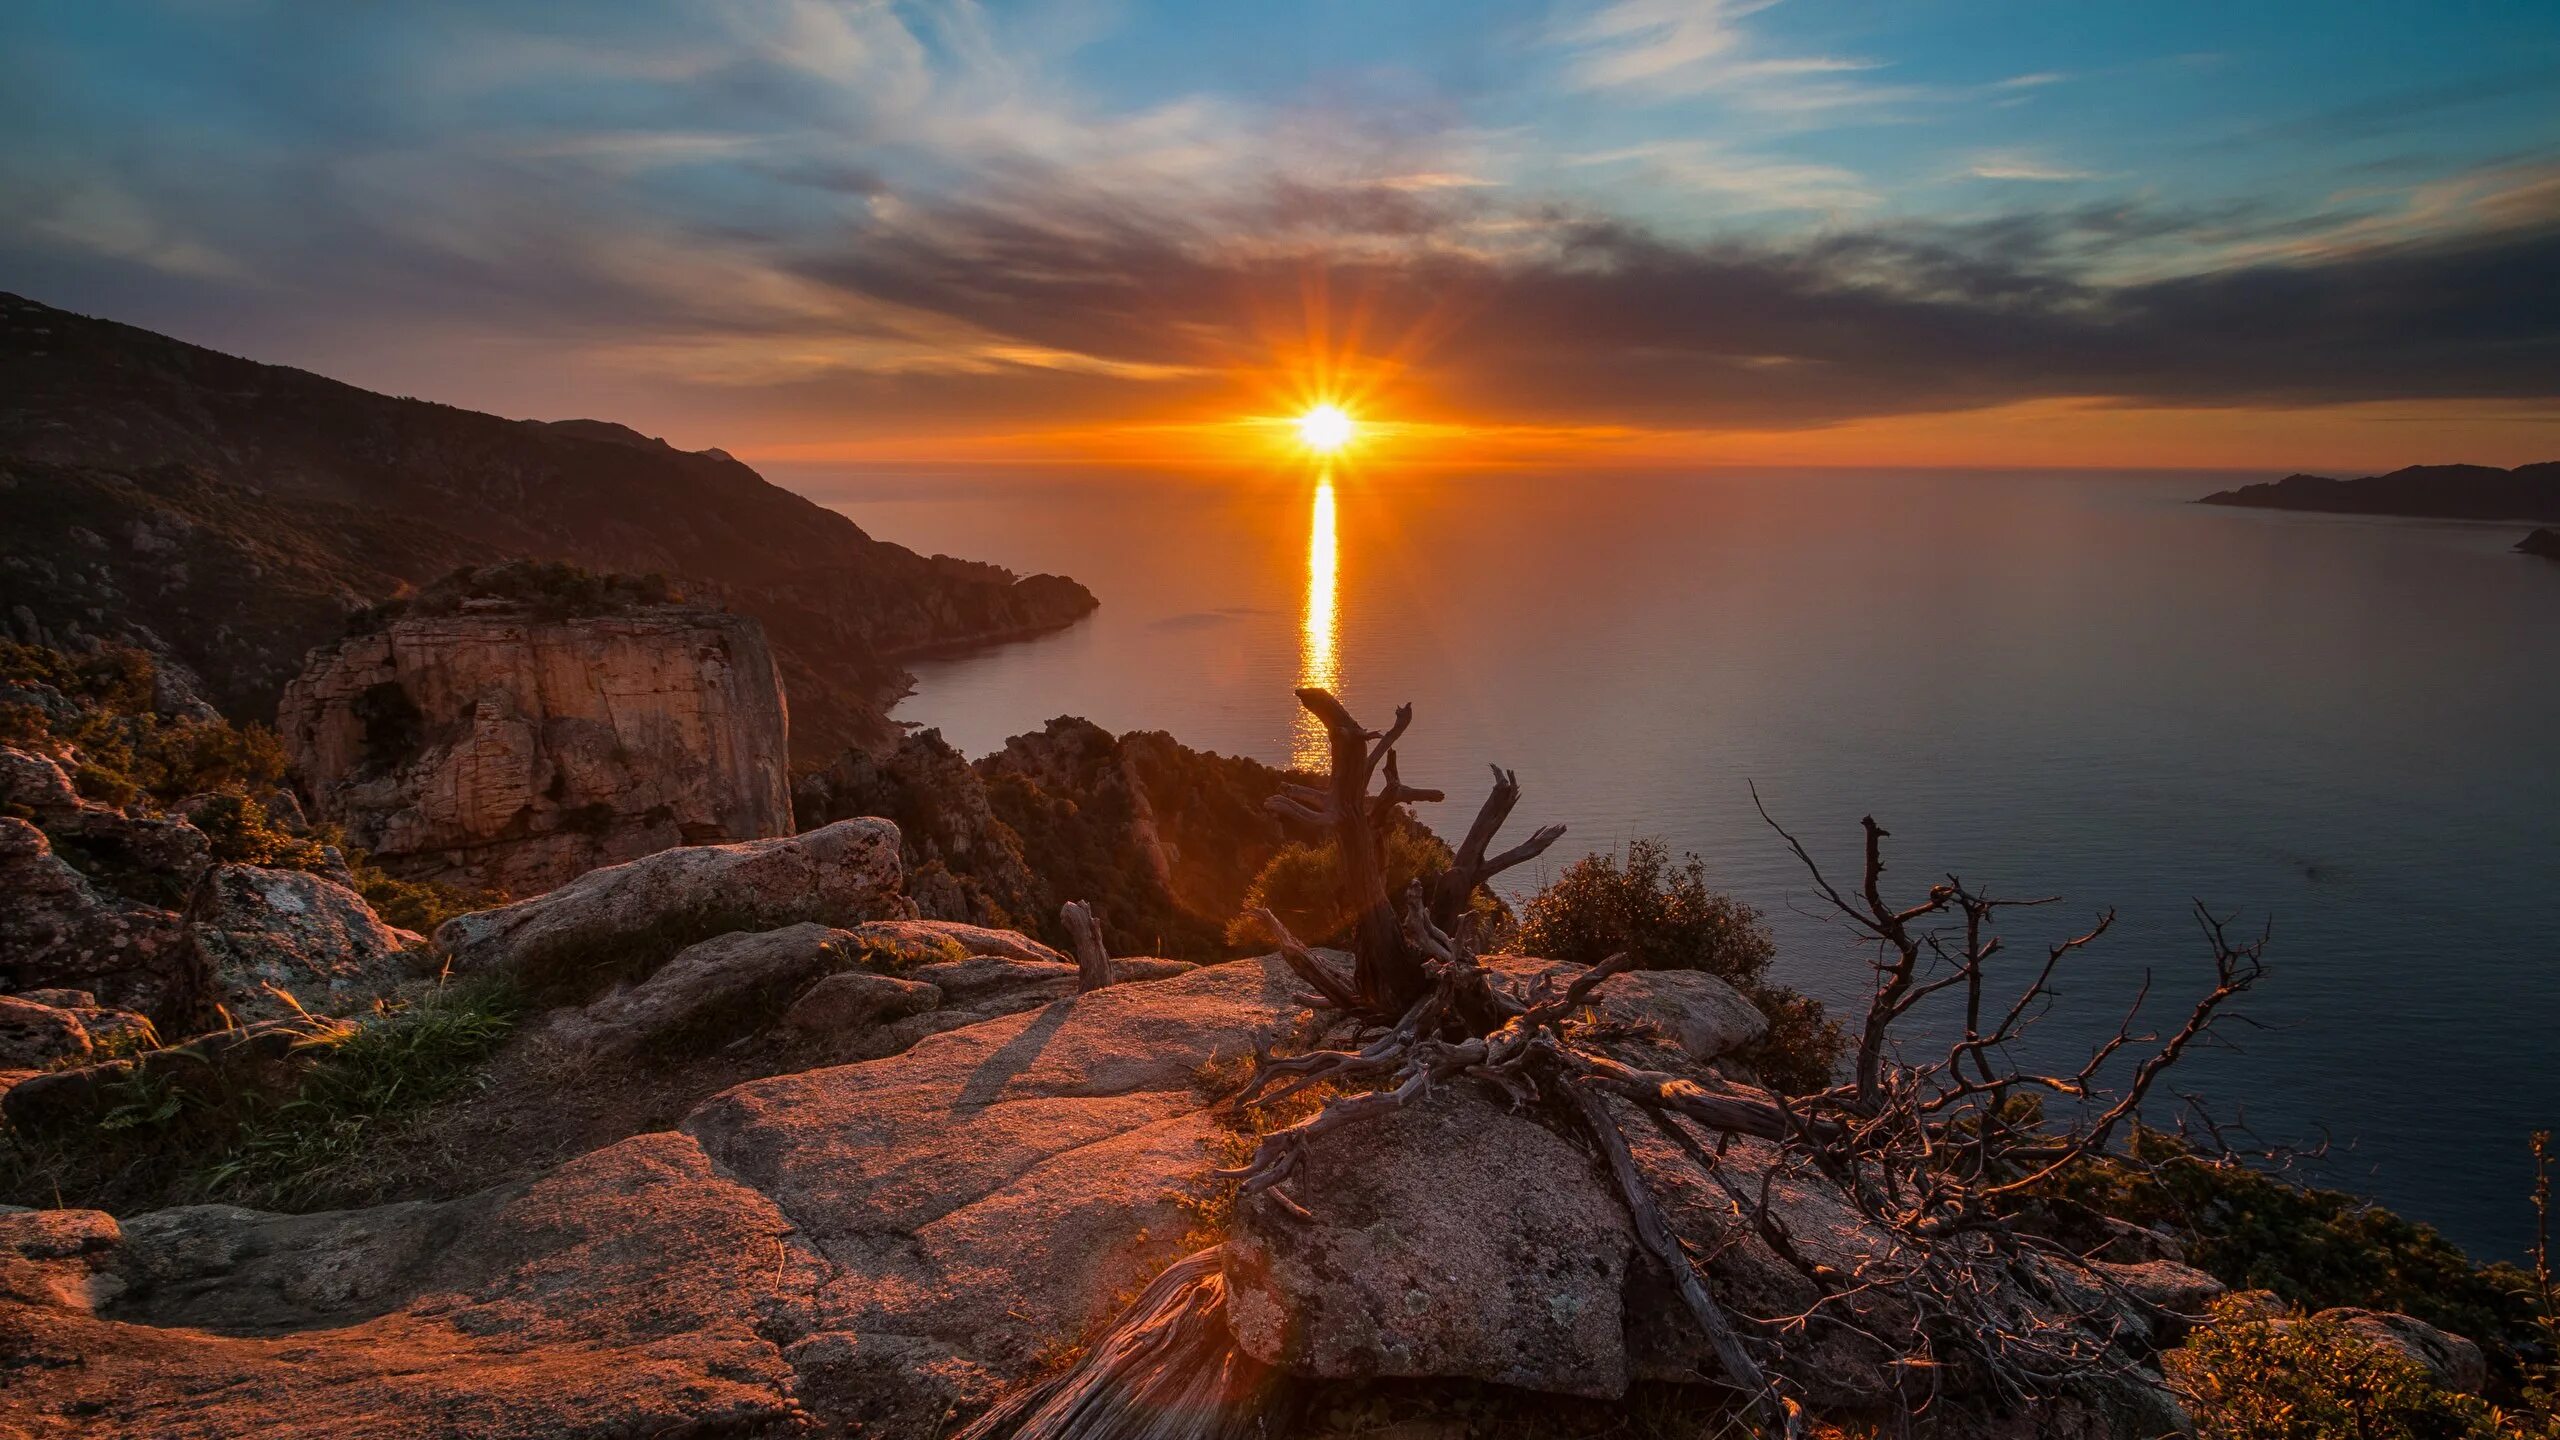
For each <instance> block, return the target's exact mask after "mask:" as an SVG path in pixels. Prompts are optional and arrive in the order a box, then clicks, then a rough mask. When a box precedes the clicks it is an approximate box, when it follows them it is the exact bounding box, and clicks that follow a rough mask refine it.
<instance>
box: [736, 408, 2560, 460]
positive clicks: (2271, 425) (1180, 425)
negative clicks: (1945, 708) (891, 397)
mask: <svg viewBox="0 0 2560 1440" xmlns="http://www.w3.org/2000/svg"><path fill="white" fill-rule="evenodd" d="M1345 407H1346V408H1347V409H1349V410H1350V411H1351V413H1352V414H1353V416H1354V417H1355V418H1356V419H1357V421H1358V422H1359V426H1360V433H1359V436H1358V438H1357V439H1356V440H1355V441H1354V451H1355V454H1356V456H1357V458H1358V460H1359V462H1360V463H1361V464H1363V465H1366V466H1383V467H1421V468H1438V467H1453V468H1460V469H1464V468H1469V467H1490V466H1544V465H1591V466H1611V467H1627V468H1675V467H1679V466H1684V465H1760V466H1805V467H1827V466H1854V467H1876V468H1897V469H1904V468H1952V469H2014V468H2032V469H2145V470H2150V469H2163V470H2167V469H2195V470H2278V471H2297V470H2308V471H2315V472H2322V473H2339V474H2373V473H2379V472H2382V471H2386V470H2393V469H2397V468H2399V467H2401V466H2404V465H2419V464H2447V463H2463V464H2475V465H2497V466H2508V467H2512V466H2516V465H2524V464H2532V463H2537V462H2540V461H2546V460H2553V459H2560V410H2547V409H2536V408H2534V407H2532V406H2530V405H2528V404H2520V403H2517V402H2513V401H2485V400H2445V401H2374V402H2366V403H2360V404H2347V405H2329V406H2318V407H2306V408H2300V409H2265V408H2228V409H2203V408H2176V409H2171V408H2162V407H2148V406H2126V405H2118V404H2112V403H2110V402H2108V401H2106V400H2104V399H2039V400H2029V401H2021V402H2017V403H2014V404H2009V405H2001V406H1995V407H1992V408H1988V409H1981V410H1968V411H1959V412H1951V413H1941V414H1921V415H1896V416H1880V417H1870V418H1864V419H1857V420H1850V421H1844V422H1841V423H1839V424H1834V425H1825V426H1815V427H1806V428H1796V429H1768V430H1750V429H1735V428H1727V429H1716V430H1707V429H1688V430H1683V429H1645V428H1640V427H1632V426H1560V425H1558V426H1548V425H1534V424H1501V423H1468V422H1465V421H1461V420H1455V419H1428V420H1423V419H1407V418H1398V417H1397V416H1396V415H1395V414H1394V413H1393V411H1392V410H1391V409H1389V408H1386V407H1383V406H1380V405H1377V404H1367V405H1364V404H1362V403H1361V402H1359V401H1357V400H1346V402H1345ZM1300 413H1301V411H1300V410H1299V409H1296V408H1283V409H1280V410H1275V411H1274V412H1272V413H1269V414H1263V415H1255V416H1247V417H1240V418H1208V419H1202V420H1198V421H1188V422H1186V421H1144V422H1131V423H1125V424H1111V423H1104V424H1096V425H1090V426H1079V427H1072V428H1063V427H1062V428H1050V429H1037V430H1014V431H1001V430H967V431H957V432H953V433H948V434H907V435H895V436H883V437H876V438H867V439H854V438H848V439H842V440H823V439H822V440H789V441H777V442H773V443H765V444H739V443H736V442H735V441H734V440H733V441H732V442H731V443H728V444H726V445H724V446H723V448H725V449H727V450H728V451H729V452H730V453H732V454H735V455H737V456H738V457H739V458H740V459H742V460H746V461H748V462H750V463H755V462H758V461H772V462H785V463H790V462H838V463H846V464H903V465H912V464H935V463H952V464H1004V465H1044V464H1049V465H1106V466H1127V467H1132V468H1146V469H1157V468H1165V469H1206V470H1220V469H1249V468H1254V467H1256V466H1258V465H1261V464H1265V463H1288V462H1290V461H1293V460H1302V459H1303V458H1304V454H1305V451H1304V447H1303V445H1302V443H1301V441H1300V439H1299V436H1298V430H1297V420H1298V415H1299V414H1300ZM706 443H713V442H706Z"/></svg>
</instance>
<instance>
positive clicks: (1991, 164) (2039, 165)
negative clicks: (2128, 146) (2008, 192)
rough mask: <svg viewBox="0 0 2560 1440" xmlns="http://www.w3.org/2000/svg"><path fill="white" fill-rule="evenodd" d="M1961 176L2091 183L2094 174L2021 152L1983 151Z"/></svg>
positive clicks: (1985, 178) (1979, 178)
mask: <svg viewBox="0 0 2560 1440" xmlns="http://www.w3.org/2000/svg"><path fill="white" fill-rule="evenodd" d="M1965 173H1966V174H1967V175H1970V176H1972V177H1974V178H1975V179H1977V180H2031V181H2047V182H2051V181H2067V180H2094V179H2096V178H2097V174H2096V172H2095V171H2090V170H2075V169H2072V168H2071V167H2069V166H2065V165H2055V164H2052V163H2050V162H2047V161H2044V160H2039V159H2037V158H2036V157H2035V156H2033V155H2031V154H2028V153H2026V152H2025V151H2021V150H1994V151H1985V152H1984V153H1982V154H1979V155H1976V156H1974V157H1973V160H1972V162H1971V163H1970V164H1968V165H1967V166H1966V167H1965Z"/></svg>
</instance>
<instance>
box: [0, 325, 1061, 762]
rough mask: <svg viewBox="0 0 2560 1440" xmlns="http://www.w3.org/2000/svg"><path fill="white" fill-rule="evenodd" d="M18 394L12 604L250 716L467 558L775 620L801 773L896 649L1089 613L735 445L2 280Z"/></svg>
mask: <svg viewBox="0 0 2560 1440" xmlns="http://www.w3.org/2000/svg"><path fill="white" fill-rule="evenodd" d="M0 397H5V398H0V494H9V495H10V496H11V497H12V503H11V504H10V505H9V506H8V507H7V509H8V511H9V518H8V519H7V520H5V521H0V613H5V614H6V615H7V617H8V619H9V622H10V623H11V624H12V625H14V627H15V628H16V629H18V630H20V631H22V632H23V631H27V630H29V629H31V628H32V629H34V630H38V631H41V632H43V633H44V634H45V635H49V636H53V637H56V638H77V637H80V636H92V635H93V636H96V637H97V638H102V639H123V640H130V641H133V642H135V643H142V644H144V645H145V646H146V648H151V649H153V650H155V651H157V652H158V653H161V654H162V655H164V656H165V657H166V658H169V659H173V660H176V661H178V662H180V663H182V664H184V665H185V666H187V667H188V668H189V669H191V670H194V671H196V672H198V673H199V674H203V675H217V676H221V677H223V678H222V679H221V680H220V681H218V682H216V683H215V684H214V685H213V686H212V687H211V692H212V693H213V698H214V699H215V700H216V703H217V704H220V705H221V706H222V707H223V708H224V709H225V710H227V711H230V712H231V713H233V714H235V715H238V716H240V717H241V718H253V719H265V718H267V717H268V715H269V714H271V713H272V708H273V704H274V697H275V694H276V692H277V691H278V690H279V689H280V688H281V685H282V683H283V680H284V679H285V678H288V677H289V676H290V674H291V673H292V668H293V666H294V665H295V664H298V662H299V660H300V656H301V652H302V651H303V650H306V649H308V648H309V647H310V646H312V645H316V644H319V643H322V642H324V641H326V640H329V639H333V638H335V633H334V620H335V617H336V616H342V615H343V614H344V613H345V612H346V611H348V610H351V609H354V608H356V607H357V606H359V605H361V604H364V603H369V602H372V601H378V600H381V599H384V598H386V597H387V596H389V595H391V594H394V593H397V591H398V590H399V589H400V588H402V587H404V586H416V585H423V584H426V583H428V582H430V581H432V580H434V579H435V578H437V577H438V576H440V575H442V574H443V573H445V572H446V571H448V570H450V569H452V568H454V567H455V566H457V565H463V564H482V563H490V562H494V561H499V560H505V559H513V558H531V559H539V560H563V561H568V562H571V563H574V564H578V565H582V566H586V567H588V568H590V569H597V570H614V571H625V572H633V573H642V572H652V571H654V572H659V573H664V574H666V575H668V576H670V577H672V578H675V579H678V580H680V581H681V582H683V583H684V585H685V587H686V589H687V591H688V593H690V594H692V595H693V596H695V597H696V598H698V599H703V600H708V601H712V602H714V603H719V604H724V605H727V606H729V607H730V608H733V609H736V610H738V611H740V612H742V613H745V614H749V615H752V616H755V617H756V618H757V619H758V620H760V621H762V622H763V623H764V625H765V627H766V629H767V631H768V632H769V634H770V636H771V638H772V641H773V646H774V650H775V652H776V654H777V656H778V658H779V659H780V662H781V664H782V667H783V670H784V674H785V677H786V683H787V685H788V686H789V689H790V693H791V698H792V702H793V704H792V709H793V711H794V716H793V718H794V721H795V723H794V725H793V732H794V734H793V746H792V748H793V751H794V753H795V755H796V756H798V757H800V758H801V759H802V760H803V761H804V762H806V763H818V762H822V761H823V760H825V759H826V758H827V757H828V756H830V755H832V754H833V753H834V752H835V751H837V750H839V749H841V748H843V746H845V745H847V744H872V743H878V742H879V741H881V740H884V739H886V738H887V737H888V736H889V735H891V734H892V733H894V727H893V726H891V725H890V723H889V722H888V720H887V718H886V714H885V708H884V707H885V705H886V704H888V703H890V702H893V701H894V699H895V697H896V696H897V695H898V694H900V693H902V692H903V690H904V687H905V686H906V684H907V682H908V681H909V680H910V679H911V678H912V677H910V676H909V675H908V674H907V673H906V672H905V671H904V670H903V669H901V668H900V667H899V666H898V664H897V661H898V659H899V658H900V657H902V656H907V655H916V654H923V653H928V652H934V651H943V650H949V649H952V648H955V647H964V646H968V645H973V644H982V643H987V642H990V641H995V640H1002V639H1010V638H1016V637H1019V636H1023V635H1029V634H1035V633H1038V632H1040V631H1044V630H1049V629H1054V628H1057V627H1059V626H1061V625H1065V624H1069V623H1072V622H1073V621H1075V620H1077V619H1079V618H1081V617H1082V616H1083V615H1085V614H1086V613H1088V612H1090V611H1091V610H1092V609H1093V608H1094V606H1095V604H1096V603H1097V602H1096V601H1095V600H1094V598H1093V596H1092V594H1091V592H1089V591H1087V590H1086V589H1085V588H1084V587H1083V586H1081V585H1079V584H1077V583H1076V582H1075V581H1073V580H1070V579H1067V578H1066V577H1063V576H1055V575H1031V576H1017V575H1015V574H1014V573H1013V572H1012V571H1009V570H1006V569H1004V568H1002V567H1000V566H996V565H990V564H986V563H983V562H978V561H971V560H962V559H955V558H953V557H950V556H943V555H934V556H925V555H919V554H917V553H916V552H914V551H911V550H908V549H906V548H905V547H903V546H900V545H896V544H893V543H891V542H888V541H884V540H879V539H876V538H874V537H873V536H871V535H870V534H869V533H868V532H866V531H864V530H863V529H862V528H861V526H859V525H857V524H856V523H855V522H854V521H852V520H851V519H849V518H847V517H846V516H843V515H841V514H839V513H837V512H835V511H833V510H829V509H827V508H825V507H824V506H821V505H818V504H817V503H815V502H814V501H811V500H809V499H807V498H806V497H804V496H800V495H797V494H795V493H793V492H791V491H789V490H786V489H783V488H782V487H780V486H778V485H775V484H773V483H772V482H770V481H768V480H766V479H765V478H764V477H762V476H761V475H758V474H757V473H756V472H755V471H754V470H753V469H751V468H750V467H748V466H746V465H744V464H742V463H740V462H739V461H737V460H735V459H733V458H731V457H730V456H728V455H727V454H725V453H724V452H721V451H717V450H709V451H682V450H678V449H676V448H674V447H673V446H670V445H668V444H667V443H666V442H664V441H663V440H657V439H653V438H651V437H648V436H645V435H643V434H642V433H641V432H639V431H638V430H635V429H633V428H631V427H629V426H626V425H622V424H618V423H616V422H613V421H605V420H595V419H571V420H563V421H539V420H511V419H507V418H504V417H501V416H496V415H488V414H484V413H481V412H477V411H471V410H464V409H460V408H457V407H454V406H449V405H443V404H439V403H437V402H434V401H426V400H415V399H406V398H397V397H392V396H387V395H381V394H377V393H375V392H371V391H367V390H363V389H361V388H359V387H356V386H353V385H348V384H346V383H344V382H341V381H337V380H332V379H329V378H328V377H325V376H321V375H316V374H313V373H311V372H308V371H303V370H297V369H293V368H290V367H286V366H277V365H268V364H264V363H261V362H258V361H253V360H246V359H242V358H239V357H236V356H230V355H225V354H222V353H220V352H218V351H214V350H210V349H207V348H205V347H202V346H197V345H192V344H189V343H187V342H185V341H181V340H176V339H172V338H170V337H167V336H163V335H159V334H157V333H155V332H152V331H149V330H144V329H141V328H139V327H136V326H130V325H125V324H122V323H120V322H116V321H112V320H103V319H96V318H92V317H87V316H81V315H76V314H73V313H71V312H68V311H63V310H58V309H55V308H53V307H50V306H46V305H43V304H41V303H39V302H36V301H32V300H28V299H25V298H23V297H20V296H16V295H12V294H7V293H5V292H0ZM247 517H254V520H252V519H250V518H247ZM155 627H157V628H155ZM163 631H166V632H168V633H162V632H163ZM259 632H266V633H268V634H269V635H270V638H269V639H268V640H267V641H266V642H264V643H259V642H257V641H254V640H251V639H248V638H246V637H248V636H250V635H252V634H255V633H259ZM25 638H28V639H37V638H40V637H39V636H38V635H35V634H28V635H26V636H25ZM288 651H289V652H290V653H286V652H288Z"/></svg>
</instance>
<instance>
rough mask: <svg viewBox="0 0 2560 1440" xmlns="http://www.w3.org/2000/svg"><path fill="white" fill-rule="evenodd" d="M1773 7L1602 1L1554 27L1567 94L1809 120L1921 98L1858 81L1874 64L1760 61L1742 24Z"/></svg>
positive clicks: (1742, 1) (1707, 0)
mask: <svg viewBox="0 0 2560 1440" xmlns="http://www.w3.org/2000/svg"><path fill="white" fill-rule="evenodd" d="M1777 3H1778V0H1608V3H1606V4H1603V5H1601V6H1599V7H1598V8H1597V9H1594V10H1591V11H1589V12H1587V13H1584V14H1581V15H1579V16H1577V17H1576V18H1574V19H1572V20H1568V21H1565V22H1562V23H1560V24H1558V25H1557V26H1556V27H1555V28H1554V31H1553V34H1552V39H1553V41H1554V43H1555V44H1557V45H1559V46H1561V47H1562V48H1563V49H1564V50H1565V51H1566V52H1567V53H1568V56H1569V59H1568V61H1567V63H1566V68H1565V78H1566V81H1567V83H1568V84H1570V85H1572V86H1575V87H1577V88H1580V89H1584V90H1607V91H1619V92H1629V93H1634V94H1637V95H1643V96H1651V97H1656V98H1660V97H1670V96H1695V95H1708V94H1712V95H1713V96H1714V97H1715V98H1716V99H1717V100H1719V101H1721V102H1722V103H1724V104H1727V105H1731V106H1734V107H1736V108H1738V109H1744V110H1756V111H1761V112H1768V113H1777V114H1798V115H1810V114H1815V113H1820V112H1832V111H1839V110H1846V109H1850V108H1854V107H1866V106H1875V105H1881V104H1885V103H1887V102H1890V101H1894V100H1901V99H1909V98H1914V97H1916V96H1918V95H1920V94H1922V93H1924V92H1922V91H1920V90H1917V89H1914V88H1911V87H1903V86H1882V85H1877V84H1874V83H1872V82H1870V81H1867V80H1865V79H1863V78H1860V77H1862V76H1863V75H1864V74H1865V73H1866V72H1869V71H1873V70H1877V69H1881V68H1883V67H1882V66H1881V65H1880V64H1879V63H1878V62H1876V61H1872V60H1865V59H1857V58H1851V57H1846V56H1835V55H1773V54H1767V53H1763V52H1762V50H1761V48H1760V47H1759V46H1758V45H1757V44H1756V43H1755V42H1754V40H1753V38H1752V37H1751V35H1750V34H1749V33H1748V32H1747V31H1746V29H1745V28H1744V26H1743V24H1742V22H1743V21H1744V20H1745V19H1747V18H1749V17H1750V16H1752V15H1756V14H1758V13H1760V12H1761V11H1764V10H1767V9H1769V8H1770V7H1771V6H1773V5H1775V4H1777Z"/></svg>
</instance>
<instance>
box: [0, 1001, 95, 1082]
mask: <svg viewBox="0 0 2560 1440" xmlns="http://www.w3.org/2000/svg"><path fill="white" fill-rule="evenodd" d="M89 1049H90V1040H89V1027H88V1026H86V1025H83V1024H81V1023H80V1017H79V1016H78V1015H76V1014H74V1013H73V1012H71V1011H69V1010H65V1009H62V1008H60V1007H58V1006H53V1005H40V1004H37V1003H36V1002H34V1001H32V1000H22V999H15V998H12V997H9V996H0V1070H45V1069H50V1068H52V1067H53V1066H55V1065H59V1064H62V1063H64V1062H65V1061H77V1060H81V1059H85V1058H87V1056H88V1054H89Z"/></svg>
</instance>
